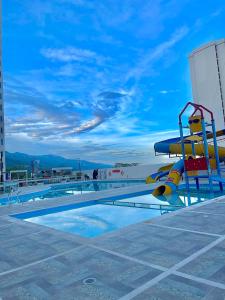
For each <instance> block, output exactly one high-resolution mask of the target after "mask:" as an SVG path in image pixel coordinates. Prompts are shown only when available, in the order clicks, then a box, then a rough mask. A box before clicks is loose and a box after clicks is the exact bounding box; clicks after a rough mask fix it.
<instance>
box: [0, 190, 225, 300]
mask: <svg viewBox="0 0 225 300" xmlns="http://www.w3.org/2000/svg"><path fill="white" fill-rule="evenodd" d="M142 189H143V188H142ZM148 189H149V187H148ZM140 190H141V187H140V186H136V187H133V192H135V191H136V192H138V191H140ZM146 190H147V186H146ZM128 191H130V187H129V188H123V192H124V193H126V192H128ZM119 193H121V189H120V191H119V189H116V190H114V191H111V192H110V194H111V196H116V195H118V194H119ZM107 196H108V191H101V192H96V193H91V194H84V195H82V196H76V197H71V196H70V197H62V198H58V199H51V200H45V201H37V202H32V203H25V204H23V205H22V204H18V205H11V206H7V207H0V245H1V246H0V299H4V300H5V299H23V300H24V299H43V300H44V299H57V300H58V299H76V300H86V299H87V300H89V299H90V300H95V299H96V300H108V299H109V300H113V299H120V300H128V299H135V300H142V299H143V300H153V299H154V300H156V299H157V300H161V299H163V300H170V299H171V300H172V299H178V300H179V299H180V300H181V299H182V300H184V299H185V300H187V299H190V300H195V299H207V300H208V299H212V300H220V299H221V300H222V299H223V300H224V299H225V196H223V197H220V198H217V199H214V200H208V201H206V202H204V203H200V204H197V205H195V206H192V207H188V208H185V209H181V210H179V211H176V212H173V213H170V214H166V215H163V216H160V217H157V218H155V219H152V220H149V221H145V222H142V223H138V224H134V225H130V226H128V227H125V228H123V229H120V230H117V231H115V232H112V233H108V234H105V235H103V236H101V237H98V238H92V239H88V238H82V237H79V236H77V235H73V234H69V233H63V232H60V231H57V230H54V229H50V228H48V227H45V226H42V225H37V224H33V223H29V222H25V221H23V220H19V219H15V218H13V217H10V214H14V213H19V212H25V211H32V210H37V209H42V208H49V207H55V206H60V205H64V204H69V203H79V202H83V201H90V200H98V199H104V198H105V197H107ZM109 209H110V208H109Z"/></svg>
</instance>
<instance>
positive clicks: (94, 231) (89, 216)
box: [25, 204, 161, 238]
mask: <svg viewBox="0 0 225 300" xmlns="http://www.w3.org/2000/svg"><path fill="white" fill-rule="evenodd" d="M160 214H161V213H160V211H159V210H151V209H141V208H137V209H133V208H130V207H118V206H111V207H110V208H109V207H108V206H106V205H104V204H96V205H91V206H86V207H81V208H77V209H72V210H68V211H64V212H58V213H53V214H48V215H43V216H39V217H34V218H28V219H25V221H28V222H32V223H36V224H40V225H45V226H48V227H51V228H54V229H58V230H61V231H66V232H70V233H75V234H78V235H81V236H83V237H89V238H90V237H96V236H99V235H102V234H104V233H107V232H110V231H114V230H117V229H119V228H122V227H125V226H128V225H130V224H135V223H138V222H141V221H145V220H148V219H151V218H153V217H156V216H159V215H160Z"/></svg>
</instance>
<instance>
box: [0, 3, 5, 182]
mask: <svg viewBox="0 0 225 300" xmlns="http://www.w3.org/2000/svg"><path fill="white" fill-rule="evenodd" d="M4 178H5V128H4V101H3V74H2V1H1V0H0V180H1V182H3V181H4Z"/></svg>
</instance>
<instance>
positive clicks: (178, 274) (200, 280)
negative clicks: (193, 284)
mask: <svg viewBox="0 0 225 300" xmlns="http://www.w3.org/2000/svg"><path fill="white" fill-rule="evenodd" d="M173 274H174V275H177V276H180V277H183V278H187V279H190V280H193V281H197V282H199V283H203V284H206V285H210V286H213V287H215V288H220V289H223V290H225V284H223V283H220V282H215V281H212V280H208V279H204V278H200V277H197V276H193V275H189V274H186V273H183V272H179V271H175V272H173Z"/></svg>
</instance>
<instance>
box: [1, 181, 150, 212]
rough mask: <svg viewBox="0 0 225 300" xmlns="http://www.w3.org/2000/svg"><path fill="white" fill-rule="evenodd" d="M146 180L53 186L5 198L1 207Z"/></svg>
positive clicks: (128, 184)
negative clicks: (41, 190)
mask: <svg viewBox="0 0 225 300" xmlns="http://www.w3.org/2000/svg"><path fill="white" fill-rule="evenodd" d="M144 183H145V181H144V180H120V181H119V180H118V181H116V180H115V181H88V182H76V183H64V184H57V185H53V186H51V189H50V190H49V189H48V190H47V191H46V190H45V191H43V192H37V193H32V194H27V195H23V196H20V195H18V196H16V195H15V196H14V195H12V196H11V197H10V198H9V197H4V198H1V199H0V206H1V205H6V204H8V203H9V202H10V203H13V204H15V203H23V202H29V201H40V200H46V199H51V198H56V197H64V196H72V195H79V194H81V193H83V194H85V193H91V192H97V191H103V190H111V189H116V188H122V187H128V186H134V185H139V184H144Z"/></svg>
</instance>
